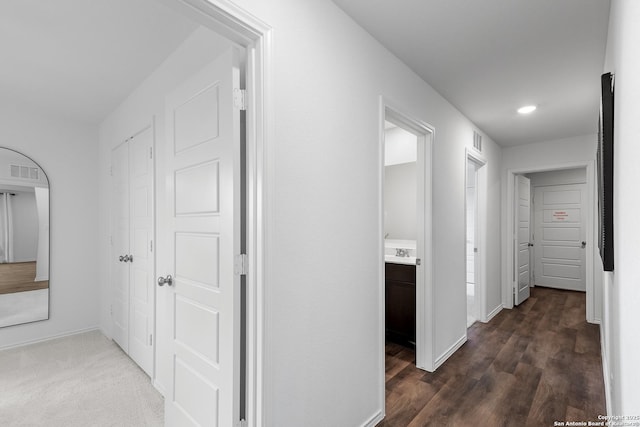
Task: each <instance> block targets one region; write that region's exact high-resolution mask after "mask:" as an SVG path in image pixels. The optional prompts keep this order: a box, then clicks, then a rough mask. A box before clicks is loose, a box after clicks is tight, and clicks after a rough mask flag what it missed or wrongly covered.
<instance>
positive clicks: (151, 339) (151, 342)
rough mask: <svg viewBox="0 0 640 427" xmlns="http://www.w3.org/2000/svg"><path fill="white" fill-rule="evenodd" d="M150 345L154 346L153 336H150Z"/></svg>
mask: <svg viewBox="0 0 640 427" xmlns="http://www.w3.org/2000/svg"><path fill="white" fill-rule="evenodd" d="M149 345H153V334H149Z"/></svg>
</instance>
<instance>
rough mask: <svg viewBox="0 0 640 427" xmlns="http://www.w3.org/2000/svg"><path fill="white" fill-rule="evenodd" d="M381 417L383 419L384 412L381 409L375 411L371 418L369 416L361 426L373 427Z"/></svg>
mask: <svg viewBox="0 0 640 427" xmlns="http://www.w3.org/2000/svg"><path fill="white" fill-rule="evenodd" d="M383 419H384V413H383V411H382V410H380V411H378V412H376V413H375V415H373V416H372V417H371V418H369V421H367V422H366V423H364V424H362V427H375V426H376V425H378V423H379V422H380V421H382V420H383Z"/></svg>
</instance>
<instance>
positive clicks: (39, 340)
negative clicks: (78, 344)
mask: <svg viewBox="0 0 640 427" xmlns="http://www.w3.org/2000/svg"><path fill="white" fill-rule="evenodd" d="M98 330H100V329H99V328H98V326H92V327H90V328H84V329H77V330H74V331H67V332H63V333H60V334H56V335H50V336H46V337H42V338H36V339H33V340H28V341H22V342H19V343H15V344H9V345H6V346H0V350H9V349H12V348H18V347H24V346H26V345H31V344H37V343H39V342H45V341H51V340H55V339H58V338H64V337H69V336H71V335H78V334H84V333H85V332H91V331H98Z"/></svg>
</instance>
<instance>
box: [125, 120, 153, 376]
mask: <svg viewBox="0 0 640 427" xmlns="http://www.w3.org/2000/svg"><path fill="white" fill-rule="evenodd" d="M128 145H129V183H130V184H129V194H130V196H129V200H130V202H129V217H130V227H129V228H130V233H129V252H128V253H129V255H130V257H131V258H130V260H129V263H128V266H129V350H128V353H129V356H130V357H131V358H132V359H133V360H134V361H135V362H136V363H137V364H138V365H140V367H141V368H142V369H143V370H144V371H145V372H146V373H147V374H149V376H151V375H153V345H152V343H153V338H152V334H153V319H154V316H153V314H154V313H153V301H154V298H153V295H154V282H155V281H154V265H153V252H152V251H153V248H152V246H151V245H152V239H153V158H152V157H153V155H152V147H153V128H152V127H148V128H147V129H145V130H143V131H142V132H140V133H139V134H137V135H136V136H134V137H133V139H131V140H130V141H129V144H128Z"/></svg>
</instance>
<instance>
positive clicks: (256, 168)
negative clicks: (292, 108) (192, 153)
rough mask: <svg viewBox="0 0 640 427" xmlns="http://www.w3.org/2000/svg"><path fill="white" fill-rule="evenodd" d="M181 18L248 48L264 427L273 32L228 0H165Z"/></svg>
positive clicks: (253, 260) (250, 361) (252, 304)
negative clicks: (191, 20)
mask: <svg viewBox="0 0 640 427" xmlns="http://www.w3.org/2000/svg"><path fill="white" fill-rule="evenodd" d="M160 1H161V2H162V3H164V4H166V5H167V6H169V7H171V8H172V9H173V10H175V11H176V12H178V13H181V14H182V15H184V16H185V17H187V18H191V19H193V20H194V21H196V22H198V23H200V24H201V25H203V26H205V27H208V28H210V29H211V30H213V31H215V32H216V33H218V34H220V35H222V36H224V37H226V38H228V39H230V40H231V41H233V42H235V43H237V44H238V45H240V46H242V47H244V48H245V49H246V55H247V56H246V66H245V74H244V77H245V79H246V80H245V84H246V89H247V97H246V100H247V112H246V122H245V123H246V124H245V127H246V144H247V147H246V150H247V153H246V183H247V188H246V191H247V201H246V203H247V213H246V215H247V217H246V227H247V231H246V239H247V241H246V248H247V256H248V263H249V273H248V274H247V301H246V304H247V305H246V325H247V349H246V350H247V352H246V358H247V371H246V378H247V384H246V386H247V396H246V398H247V401H246V420H247V425H248V426H249V427H254V426H255V427H257V426H262V425H264V424H265V422H266V421H265V420H266V418H267V414H265V409H266V408H269V407H272V405H269V404H268V403H267V400H273V399H274V396H273V393H268V392H267V390H265V384H272V376H273V375H272V374H271V373H270V372H269V371H268V370H267V369H266V367H267V366H269V362H268V360H266V354H265V350H266V345H267V344H266V343H268V342H269V339H268V333H269V330H270V329H269V326H270V318H269V316H268V312H267V307H269V306H271V304H270V301H271V297H270V295H269V294H268V293H267V292H266V290H267V289H268V286H266V285H265V284H266V283H267V282H268V281H269V273H270V272H269V265H271V263H270V257H271V255H270V254H271V253H272V251H269V249H268V248H269V245H270V242H271V240H270V238H269V236H270V230H272V229H273V227H272V226H271V222H272V220H273V215H272V214H271V210H272V207H271V204H270V203H269V197H268V194H269V189H270V185H271V183H272V182H273V180H272V173H273V168H272V165H273V157H272V156H273V154H272V150H270V149H269V146H270V143H271V141H272V140H273V114H272V111H273V104H272V93H273V82H272V58H273V54H272V29H271V27H270V26H269V25H267V24H266V23H264V22H262V21H260V20H259V19H258V18H256V17H255V16H253V15H252V14H250V13H248V12H247V11H245V10H244V9H242V8H240V7H238V6H237V5H235V4H234V3H232V2H230V1H228V0H160Z"/></svg>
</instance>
